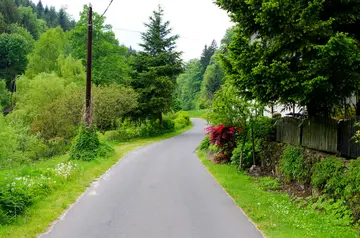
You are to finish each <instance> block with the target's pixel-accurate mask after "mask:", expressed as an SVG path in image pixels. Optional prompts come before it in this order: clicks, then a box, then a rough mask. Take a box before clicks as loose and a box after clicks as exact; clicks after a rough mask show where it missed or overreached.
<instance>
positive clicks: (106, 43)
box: [68, 6, 130, 85]
mask: <svg viewBox="0 0 360 238" xmlns="http://www.w3.org/2000/svg"><path fill="white" fill-rule="evenodd" d="M88 12H89V9H88V7H87V6H84V9H83V11H82V12H81V13H80V20H79V21H78V22H77V23H76V26H75V28H74V29H73V30H71V31H70V32H69V34H68V43H69V45H70V50H71V53H72V55H73V56H74V57H75V58H76V59H81V60H82V63H83V65H84V66H85V65H86V52H87V50H86V49H87V45H86V40H85V39H87V34H88V33H87V32H88ZM93 35H94V38H93V65H92V66H93V82H94V84H96V85H109V84H112V83H117V84H125V83H127V81H128V80H129V79H128V75H129V72H130V66H129V65H128V63H127V59H126V54H127V48H126V47H125V46H120V45H119V41H118V40H117V39H116V37H115V34H114V32H113V31H112V27H111V25H105V18H104V17H102V16H100V15H99V14H97V13H96V12H94V14H93ZM84 40H85V41H84Z"/></svg>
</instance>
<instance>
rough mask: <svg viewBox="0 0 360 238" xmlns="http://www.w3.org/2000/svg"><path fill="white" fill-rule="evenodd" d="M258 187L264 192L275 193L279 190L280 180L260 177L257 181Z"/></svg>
mask: <svg viewBox="0 0 360 238" xmlns="http://www.w3.org/2000/svg"><path fill="white" fill-rule="evenodd" d="M257 182H258V183H259V184H258V185H259V187H260V188H261V189H263V190H264V191H277V190H279V189H280V180H279V179H278V178H273V177H260V178H258V179H257Z"/></svg>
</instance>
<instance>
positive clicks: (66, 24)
mask: <svg viewBox="0 0 360 238" xmlns="http://www.w3.org/2000/svg"><path fill="white" fill-rule="evenodd" d="M59 25H60V26H61V28H62V29H63V30H64V31H68V30H70V21H69V17H68V15H67V13H66V11H65V9H64V8H61V9H60V11H59Z"/></svg>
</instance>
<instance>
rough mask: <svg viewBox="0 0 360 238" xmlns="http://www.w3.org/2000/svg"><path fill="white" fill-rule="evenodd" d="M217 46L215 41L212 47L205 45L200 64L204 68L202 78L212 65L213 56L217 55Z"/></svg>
mask: <svg viewBox="0 0 360 238" xmlns="http://www.w3.org/2000/svg"><path fill="white" fill-rule="evenodd" d="M217 48H218V47H217V44H216V41H215V40H213V41H212V42H211V45H210V46H207V45H205V48H204V50H203V52H202V54H201V57H200V64H201V66H202V76H203V75H204V72H205V70H206V69H207V67H208V66H209V64H210V61H211V58H212V57H213V55H214V54H215V51H216V49H217Z"/></svg>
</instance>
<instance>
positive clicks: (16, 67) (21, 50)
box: [0, 33, 31, 91]
mask: <svg viewBox="0 0 360 238" xmlns="http://www.w3.org/2000/svg"><path fill="white" fill-rule="evenodd" d="M30 51H31V46H30V45H29V42H27V40H26V38H25V37H23V36H21V35H19V34H6V33H3V34H1V35H0V78H2V79H6V85H7V88H8V89H9V90H11V91H14V89H15V88H14V87H15V79H16V77H17V76H18V75H19V74H22V73H23V72H24V70H25V68H26V65H27V62H28V60H27V58H26V56H27V55H28V54H29V53H30Z"/></svg>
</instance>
